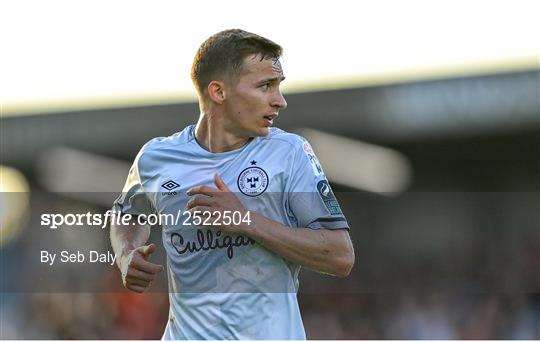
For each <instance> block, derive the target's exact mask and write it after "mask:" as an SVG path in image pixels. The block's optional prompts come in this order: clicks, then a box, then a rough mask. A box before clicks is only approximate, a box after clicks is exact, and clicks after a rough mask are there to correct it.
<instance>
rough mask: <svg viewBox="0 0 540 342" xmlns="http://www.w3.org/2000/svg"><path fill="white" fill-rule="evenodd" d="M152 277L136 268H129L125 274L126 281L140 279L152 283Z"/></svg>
mask: <svg viewBox="0 0 540 342" xmlns="http://www.w3.org/2000/svg"><path fill="white" fill-rule="evenodd" d="M154 277H155V276H154V275H153V274H151V273H148V272H144V271H141V270H138V269H136V268H133V267H131V268H130V269H129V271H128V273H127V274H126V280H128V279H141V280H146V281H152V280H154Z"/></svg>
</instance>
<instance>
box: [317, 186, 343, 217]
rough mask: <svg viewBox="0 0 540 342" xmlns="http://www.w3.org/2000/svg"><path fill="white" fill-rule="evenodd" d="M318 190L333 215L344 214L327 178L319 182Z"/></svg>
mask: <svg viewBox="0 0 540 342" xmlns="http://www.w3.org/2000/svg"><path fill="white" fill-rule="evenodd" d="M317 191H318V192H319V195H320V196H321V199H322V200H323V202H324V205H326V208H327V209H328V211H329V212H330V214H331V215H343V213H342V212H341V208H340V207H339V203H338V201H337V200H336V196H334V193H333V192H332V189H331V188H330V184H328V182H327V181H326V180H322V181H319V183H317Z"/></svg>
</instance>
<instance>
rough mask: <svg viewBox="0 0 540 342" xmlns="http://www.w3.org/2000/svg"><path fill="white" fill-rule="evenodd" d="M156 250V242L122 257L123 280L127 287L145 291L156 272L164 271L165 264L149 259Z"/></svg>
mask: <svg viewBox="0 0 540 342" xmlns="http://www.w3.org/2000/svg"><path fill="white" fill-rule="evenodd" d="M155 250H156V245H155V244H151V245H147V246H141V247H138V248H135V249H133V250H131V251H130V252H128V253H127V254H126V255H125V256H123V257H121V259H120V271H121V272H122V282H123V283H124V286H125V287H126V288H127V289H129V290H131V291H135V292H138V293H143V292H144V291H146V289H148V287H149V286H150V284H151V283H152V281H153V280H154V278H155V277H156V274H158V273H159V272H161V271H163V266H161V265H157V264H153V263H151V262H149V261H148V258H149V257H150V255H151V254H152V253H154V251H155Z"/></svg>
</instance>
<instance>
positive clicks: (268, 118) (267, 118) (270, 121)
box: [264, 114, 277, 126]
mask: <svg viewBox="0 0 540 342" xmlns="http://www.w3.org/2000/svg"><path fill="white" fill-rule="evenodd" d="M276 117H277V115H276V114H273V115H266V116H265V117H264V121H265V123H266V124H267V125H268V126H272V124H273V123H274V119H275V118H276Z"/></svg>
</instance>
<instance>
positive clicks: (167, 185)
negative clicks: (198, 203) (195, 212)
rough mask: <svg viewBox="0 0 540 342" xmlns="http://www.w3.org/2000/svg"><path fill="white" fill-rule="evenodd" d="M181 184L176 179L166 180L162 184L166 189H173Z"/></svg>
mask: <svg viewBox="0 0 540 342" xmlns="http://www.w3.org/2000/svg"><path fill="white" fill-rule="evenodd" d="M179 186H180V184H178V183H176V182H175V181H172V180H170V181H166V182H165V183H163V184H161V187H162V188H164V189H167V190H169V191H171V190H174V189H176V188H178V187H179Z"/></svg>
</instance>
